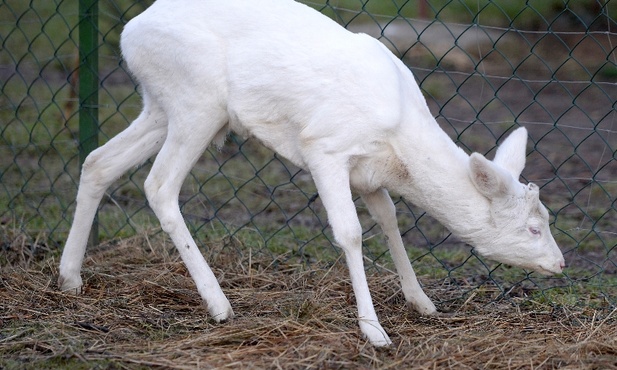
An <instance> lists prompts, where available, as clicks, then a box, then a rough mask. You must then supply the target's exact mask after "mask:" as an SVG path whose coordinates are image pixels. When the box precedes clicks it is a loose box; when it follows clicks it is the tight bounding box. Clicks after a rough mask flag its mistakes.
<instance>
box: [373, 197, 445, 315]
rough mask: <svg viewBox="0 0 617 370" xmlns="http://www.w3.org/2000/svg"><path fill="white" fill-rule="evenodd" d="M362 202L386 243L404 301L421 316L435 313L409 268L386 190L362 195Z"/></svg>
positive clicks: (435, 310)
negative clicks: (398, 278)
mask: <svg viewBox="0 0 617 370" xmlns="http://www.w3.org/2000/svg"><path fill="white" fill-rule="evenodd" d="M362 200H363V201H364V203H365V204H366V206H367V207H368V210H369V212H370V213H371V216H373V219H374V220H375V221H376V222H377V223H378V224H379V226H380V227H381V229H382V230H383V233H384V235H385V237H386V241H387V243H388V248H389V249H390V254H391V255H392V259H393V260H394V265H395V266H396V271H397V272H398V274H399V277H400V279H401V287H402V289H403V295H404V296H405V300H406V301H407V302H409V303H410V304H411V306H412V307H413V308H414V309H415V310H416V311H418V312H419V313H421V314H423V315H431V314H434V313H435V312H437V309H436V308H435V305H434V304H433V302H431V300H430V298H429V297H427V296H426V294H425V293H424V291H423V290H422V287H421V286H420V283H418V279H417V278H416V274H415V273H414V271H413V268H412V267H411V262H409V257H408V256H407V252H406V251H405V246H404V245H403V239H402V238H401V234H400V232H399V229H398V223H397V220H396V208H395V206H394V203H393V202H392V198H390V195H389V194H388V192H387V191H386V189H378V190H377V191H375V192H373V193H369V194H363V195H362Z"/></svg>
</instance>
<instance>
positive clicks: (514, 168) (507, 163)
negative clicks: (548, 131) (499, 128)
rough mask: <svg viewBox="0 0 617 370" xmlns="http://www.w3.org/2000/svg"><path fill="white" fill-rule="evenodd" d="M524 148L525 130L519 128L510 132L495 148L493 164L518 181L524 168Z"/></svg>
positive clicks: (525, 140)
mask: <svg viewBox="0 0 617 370" xmlns="http://www.w3.org/2000/svg"><path fill="white" fill-rule="evenodd" d="M526 147H527V129H525V128H524V127H520V128H518V129H516V130H515V131H514V132H512V133H511V134H510V135H509V136H508V137H507V138H506V139H505V140H504V141H503V143H502V144H501V145H500V146H499V148H497V153H495V159H493V163H495V164H497V165H499V166H500V167H502V168H503V169H505V170H506V171H508V172H509V173H510V174H511V175H512V177H513V178H514V179H515V180H517V181H518V178H519V177H520V176H521V172H523V168H525V150H526Z"/></svg>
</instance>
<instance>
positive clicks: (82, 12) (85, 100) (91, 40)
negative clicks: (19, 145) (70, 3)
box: [79, 0, 99, 244]
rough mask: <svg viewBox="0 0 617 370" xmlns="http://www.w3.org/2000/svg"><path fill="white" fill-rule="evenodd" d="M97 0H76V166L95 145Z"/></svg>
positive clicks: (95, 233) (94, 232)
mask: <svg viewBox="0 0 617 370" xmlns="http://www.w3.org/2000/svg"><path fill="white" fill-rule="evenodd" d="M98 46H99V42H98V0H80V1H79V60H80V62H79V159H80V166H81V165H83V163H84V160H85V159H86V157H87V156H88V154H90V152H92V151H93V150H94V149H96V148H97V147H98V131H99V127H98V104H99V95H98V90H99V73H98V69H99V67H98V65H99V60H98ZM98 235H99V233H98V220H97V217H95V219H94V223H93V224H92V230H91V232H90V241H89V242H90V243H91V244H98Z"/></svg>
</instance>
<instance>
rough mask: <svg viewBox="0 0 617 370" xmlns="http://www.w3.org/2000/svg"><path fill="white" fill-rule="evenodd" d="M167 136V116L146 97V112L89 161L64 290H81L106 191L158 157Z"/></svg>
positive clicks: (65, 256)
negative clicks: (90, 240)
mask: <svg viewBox="0 0 617 370" xmlns="http://www.w3.org/2000/svg"><path fill="white" fill-rule="evenodd" d="M166 135H167V118H166V117H165V114H164V113H163V112H162V110H161V109H160V108H159V107H158V106H156V105H154V104H152V103H151V102H150V101H149V99H148V97H147V96H144V110H143V111H142V113H141V114H140V115H139V117H138V118H137V119H136V120H135V121H134V122H133V123H132V124H131V125H130V126H129V127H128V128H126V129H125V130H124V131H122V132H121V133H120V134H118V135H117V136H115V137H114V138H112V139H111V140H110V141H109V142H107V143H106V144H105V145H103V146H101V147H100V148H97V149H96V150H95V151H93V152H92V153H91V154H90V155H89V156H88V157H87V158H86V160H85V162H84V165H83V168H82V172H81V177H80V181H79V189H78V191H77V207H76V209H75V216H74V218H73V224H72V226H71V230H70V232H69V236H68V239H67V241H66V244H65V246H64V251H63V252H62V258H61V260H60V268H59V270H60V274H59V278H58V285H59V287H60V289H62V290H64V291H70V292H74V293H79V292H80V291H81V286H82V279H81V276H80V270H81V265H82V263H83V259H84V254H85V252H86V244H87V241H88V235H89V234H90V229H91V227H92V222H93V220H94V216H95V214H96V210H97V208H98V205H99V203H100V201H101V198H102V197H103V194H104V193H105V190H107V188H108V187H109V186H110V185H111V184H112V183H113V182H114V181H115V180H116V179H117V178H118V177H120V176H121V175H122V174H124V173H125V172H126V171H127V170H129V169H130V168H132V167H134V166H136V165H139V164H141V163H143V162H144V161H145V160H146V159H148V158H150V157H151V156H153V155H154V154H156V152H158V151H159V149H160V148H161V146H162V145H163V142H164V141H165V137H166Z"/></svg>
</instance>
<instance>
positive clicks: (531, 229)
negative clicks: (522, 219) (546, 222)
mask: <svg viewBox="0 0 617 370" xmlns="http://www.w3.org/2000/svg"><path fill="white" fill-rule="evenodd" d="M529 232H530V233H531V234H532V235H540V234H541V232H540V229H539V228H537V227H534V226H529Z"/></svg>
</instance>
